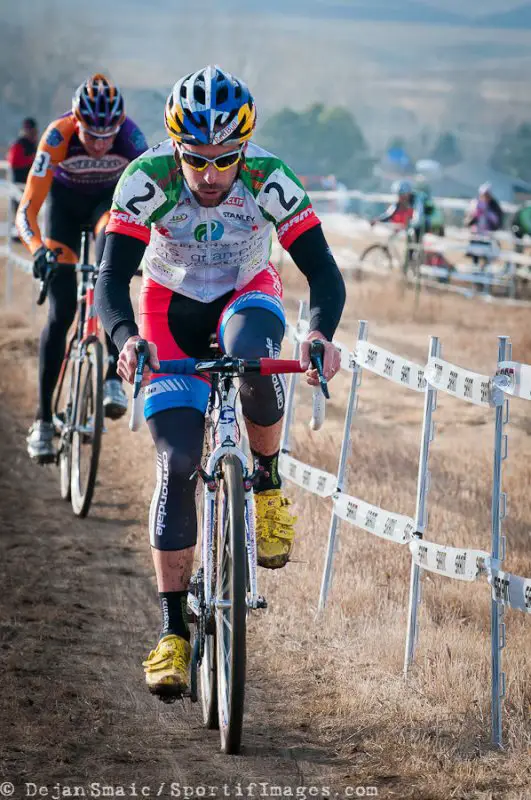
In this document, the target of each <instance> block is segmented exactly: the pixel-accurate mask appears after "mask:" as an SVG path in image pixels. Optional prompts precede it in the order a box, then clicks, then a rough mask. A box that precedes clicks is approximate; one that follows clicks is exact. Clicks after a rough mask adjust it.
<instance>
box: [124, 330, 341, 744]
mask: <svg viewBox="0 0 531 800" xmlns="http://www.w3.org/2000/svg"><path fill="white" fill-rule="evenodd" d="M323 349H324V348H323V344H322V342H319V341H315V342H313V343H312V346H311V361H312V365H313V366H314V367H315V368H316V369H317V370H318V374H319V380H320V387H318V388H317V391H316V392H314V407H313V417H312V421H311V423H310V426H311V427H313V429H314V430H316V429H318V428H319V427H321V425H322V422H323V419H324V400H323V399H322V398H323V397H328V388H327V384H326V380H325V378H324V376H323V369H322V354H323ZM137 353H138V365H137V370H136V375H135V382H134V391H133V407H132V416H131V421H130V427H131V429H132V430H137V429H138V428H139V427H140V424H141V419H142V418H143V412H142V403H141V395H140V394H139V392H140V386H141V382H142V373H143V370H144V366H145V365H146V363H147V357H148V347H147V343H146V342H144V341H140V342H138V343H137ZM302 371H303V370H302V369H301V366H300V363H299V362H298V361H291V360H284V359H272V358H260V359H256V360H246V359H239V358H231V357H229V356H223V355H220V356H219V357H213V358H212V359H191V358H186V359H181V360H179V361H161V363H160V369H159V370H158V372H160V373H162V374H167V373H171V374H176V375H204V374H207V375H209V376H210V379H211V390H210V397H209V401H208V407H207V411H206V417H205V421H206V426H205V458H204V459H203V463H202V464H200V465H198V466H197V468H196V470H195V472H194V474H193V476H192V477H199V478H200V479H201V480H202V483H203V488H202V493H201V494H202V498H201V499H202V502H200V503H198V506H199V507H198V511H199V513H198V519H199V524H198V527H199V530H200V531H201V548H200V553H201V557H200V564H199V568H198V569H197V571H196V572H195V573H194V575H193V576H192V580H191V582H190V587H189V593H188V611H189V615H190V621H191V622H193V623H194V625H193V627H194V638H193V650H192V665H191V684H190V697H191V699H192V701H197V699H198V688H197V687H198V680H197V675H198V673H199V684H200V690H199V694H200V696H201V707H202V714H203V722H204V724H205V726H206V727H207V728H210V729H216V728H219V732H220V739H221V749H222V751H223V752H225V753H232V754H234V753H238V752H239V751H240V746H241V738H242V725H243V712H244V697H245V671H246V627H247V617H248V615H249V613H250V612H251V611H255V610H258V609H264V608H266V607H267V602H266V599H265V597H263V596H262V595H260V594H259V592H258V583H257V555H256V535H255V505H254V493H253V486H254V483H255V481H256V479H257V477H258V475H259V470H258V469H257V468H256V467H255V465H254V464H252V461H251V458H250V455H249V452H245V447H244V446H243V445H242V438H243V437H242V435H241V434H242V430H243V429H244V427H245V423H244V421H243V419H242V417H241V415H240V413H239V410H238V403H237V400H238V391H239V390H238V387H237V385H236V383H235V379H236V378H238V377H241V376H242V375H246V374H249V373H255V374H256V373H259V374H260V375H275V374H287V373H300V372H302ZM174 699H175V698H168V701H170V702H171V701H172V700H174Z"/></svg>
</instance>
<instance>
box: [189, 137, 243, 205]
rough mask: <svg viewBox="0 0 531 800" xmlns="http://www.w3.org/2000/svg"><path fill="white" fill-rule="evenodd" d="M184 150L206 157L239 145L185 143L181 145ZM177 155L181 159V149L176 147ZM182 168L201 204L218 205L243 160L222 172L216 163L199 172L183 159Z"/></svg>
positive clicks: (234, 148) (211, 156) (228, 189)
mask: <svg viewBox="0 0 531 800" xmlns="http://www.w3.org/2000/svg"><path fill="white" fill-rule="evenodd" d="M180 147H181V149H182V150H187V151H188V152H190V153H197V155H199V156H205V157H206V158H216V156H221V155H223V153H231V152H233V151H234V150H236V149H237V148H238V145H234V144H229V145H226V144H225V145H224V144H201V145H192V144H183V145H181V146H180ZM175 156H176V158H177V159H178V160H179V150H178V148H177V147H176V149H175ZM180 164H181V169H182V172H183V176H184V179H185V181H186V183H187V184H188V186H189V187H190V190H191V191H192V193H193V194H194V196H195V198H196V200H197V201H198V203H199V205H201V206H207V207H212V206H217V205H219V204H220V203H221V201H222V200H223V199H224V197H225V196H226V194H227V192H229V191H230V188H231V186H232V184H233V183H234V181H235V180H236V176H237V174H238V170H239V168H240V164H241V160H238V161H237V162H236V163H235V164H234V165H233V166H232V167H229V168H228V169H226V170H224V171H223V172H220V171H219V170H218V169H216V167H215V166H214V164H209V165H208V166H207V167H206V169H204V170H203V171H202V172H198V171H197V170H195V169H194V168H193V167H191V166H190V165H189V164H187V163H186V162H185V161H183V160H181V161H180Z"/></svg>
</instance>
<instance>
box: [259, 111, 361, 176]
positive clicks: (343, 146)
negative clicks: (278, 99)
mask: <svg viewBox="0 0 531 800" xmlns="http://www.w3.org/2000/svg"><path fill="white" fill-rule="evenodd" d="M257 141H258V143H259V144H260V145H261V146H262V147H264V148H265V149H266V150H270V151H272V152H273V153H275V155H278V156H279V157H280V158H282V160H283V161H285V162H286V163H287V164H288V165H289V166H290V167H291V168H292V169H293V170H294V172H296V173H297V174H299V175H335V177H336V178H337V179H338V180H339V181H341V182H342V183H345V184H346V185H347V186H352V185H354V184H355V183H356V182H357V181H359V180H361V179H363V178H365V177H367V176H369V175H370V174H371V172H372V167H373V164H374V159H373V158H372V157H371V155H370V153H369V149H368V147H367V143H366V141H365V139H364V137H363V134H362V132H361V129H360V127H359V125H358V123H357V122H356V120H355V118H354V117H353V116H352V114H351V113H350V111H348V110H347V109H346V108H341V107H335V108H326V107H325V106H324V105H323V104H322V103H315V104H314V105H311V106H310V107H309V108H307V109H305V110H304V111H299V112H297V111H294V110H293V109H290V108H283V109H282V110H281V111H279V112H277V113H276V114H273V115H272V116H271V117H269V119H267V120H266V122H265V123H264V124H263V125H262V126H261V127H260V129H259V131H258V134H257Z"/></svg>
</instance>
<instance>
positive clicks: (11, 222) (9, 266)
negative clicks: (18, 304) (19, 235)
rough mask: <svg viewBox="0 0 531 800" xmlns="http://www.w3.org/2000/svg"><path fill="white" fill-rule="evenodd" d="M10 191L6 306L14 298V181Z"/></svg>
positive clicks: (10, 185)
mask: <svg viewBox="0 0 531 800" xmlns="http://www.w3.org/2000/svg"><path fill="white" fill-rule="evenodd" d="M9 188H10V190H11V191H10V192H9V196H8V198H7V235H6V247H7V258H6V295H5V304H6V306H10V305H11V302H12V300H13V270H14V266H13V259H12V257H11V255H12V251H13V242H12V241H11V231H12V229H13V225H14V219H13V195H12V193H11V192H12V191H13V190H14V188H15V186H14V184H13V183H10V184H9Z"/></svg>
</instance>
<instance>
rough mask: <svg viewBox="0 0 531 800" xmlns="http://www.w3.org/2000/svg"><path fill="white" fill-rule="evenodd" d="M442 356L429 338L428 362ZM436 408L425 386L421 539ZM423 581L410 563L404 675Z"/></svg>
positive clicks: (418, 519) (431, 392)
mask: <svg viewBox="0 0 531 800" xmlns="http://www.w3.org/2000/svg"><path fill="white" fill-rule="evenodd" d="M440 355H441V346H440V343H439V339H438V338H437V336H431V337H430V346H429V350H428V359H430V358H432V357H434V358H438V357H440ZM436 407H437V390H436V389H434V388H433V386H430V384H429V383H426V395H425V397H424V417H423V421H422V436H421V440H420V441H421V443H420V454H419V470H418V478H417V504H416V509H415V533H416V534H417V536H418V538H420V539H421V538H422V537H423V535H424V533H425V531H426V528H427V525H428V512H427V499H428V491H429V488H430V471H429V467H428V465H429V456H430V444H431V442H432V441H433V436H434V423H433V412H434V411H435V409H436ZM420 578H421V567H420V566H419V565H418V564H416V563H415V561H414V560H412V561H411V576H410V583H409V610H408V623H407V635H406V652H405V658H404V675H405V676H407V673H408V669H409V667H410V666H411V664H412V663H413V659H414V658H415V647H416V644H417V641H418V607H419V603H420V591H421V590H420Z"/></svg>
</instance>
